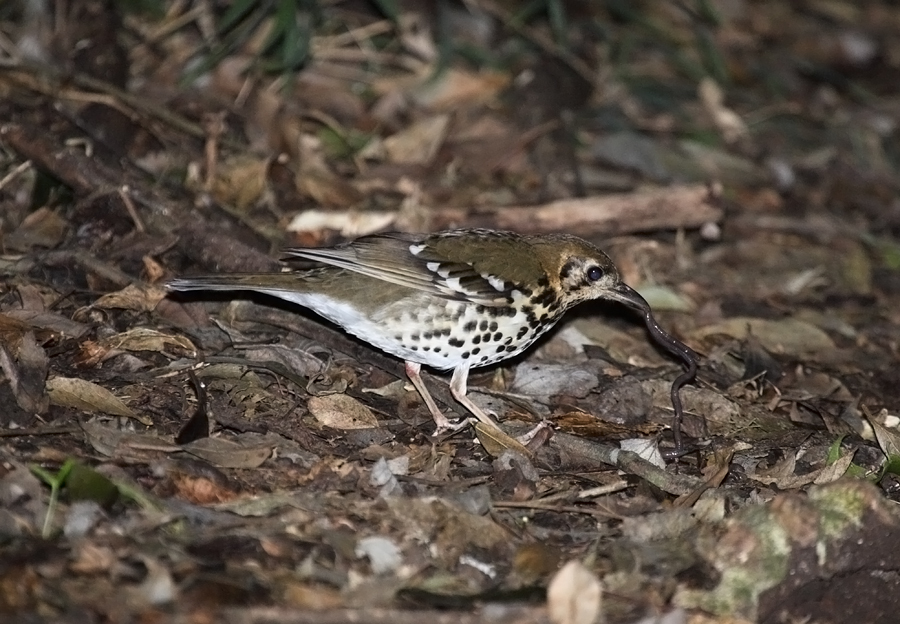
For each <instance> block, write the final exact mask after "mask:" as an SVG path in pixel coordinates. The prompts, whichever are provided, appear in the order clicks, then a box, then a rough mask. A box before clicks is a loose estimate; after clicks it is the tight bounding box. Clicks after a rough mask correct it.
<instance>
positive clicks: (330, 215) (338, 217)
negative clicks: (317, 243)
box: [286, 210, 397, 238]
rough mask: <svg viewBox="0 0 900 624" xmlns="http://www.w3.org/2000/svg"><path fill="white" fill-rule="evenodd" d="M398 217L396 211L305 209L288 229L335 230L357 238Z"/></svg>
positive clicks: (297, 230) (298, 231)
mask: <svg viewBox="0 0 900 624" xmlns="http://www.w3.org/2000/svg"><path fill="white" fill-rule="evenodd" d="M396 219H397V212H396V211H394V212H385V211H379V210H366V211H361V210H304V211H303V212H301V213H300V214H298V215H297V216H296V217H294V218H293V219H292V220H291V222H290V223H289V224H288V226H287V228H286V229H287V231H288V232H297V233H306V232H311V233H315V234H318V233H319V232H321V231H322V230H334V231H336V232H340V233H341V236H344V237H346V238H357V237H359V236H365V235H366V234H373V233H374V232H379V231H381V230H384V229H387V228H388V227H389V226H390V225H391V224H392V223H394V221H395V220H396Z"/></svg>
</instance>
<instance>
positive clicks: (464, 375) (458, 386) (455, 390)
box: [450, 368, 549, 446]
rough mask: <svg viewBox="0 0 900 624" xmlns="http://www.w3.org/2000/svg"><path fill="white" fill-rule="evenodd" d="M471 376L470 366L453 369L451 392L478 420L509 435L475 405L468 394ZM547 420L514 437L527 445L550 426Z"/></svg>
mask: <svg viewBox="0 0 900 624" xmlns="http://www.w3.org/2000/svg"><path fill="white" fill-rule="evenodd" d="M468 378H469V369H468V368H457V369H456V370H454V371H453V377H451V378H450V394H452V395H453V398H454V399H456V400H457V401H459V403H460V405H462V406H463V407H465V408H466V409H467V410H469V411H470V412H472V415H473V416H475V418H477V419H478V420H480V421H481V422H483V423H484V424H486V425H489V426H491V427H493V428H494V429H497V430H498V431H500V433H502V434H503V435H504V436H506V435H508V434H507V433H506V432H505V431H503V429H501V428H500V425H498V424H497V423H496V422H495V421H494V419H493V418H491V417H490V416H488V415H487V414H485V413H484V410H482V409H481V408H480V407H478V406H477V405H475V404H474V403H473V402H472V400H471V399H470V398H469V397H467V396H466V389H467V388H466V381H467V380H468ZM548 426H549V425H548V423H547V422H542V423H539V424H538V425H537V426H536V427H534V428H533V429H532V430H531V431H529V432H527V433H524V434H522V435H520V436H516V437H515V438H513V439H514V440H516V442H520V443H521V444H522V445H523V446H525V445H527V444H528V443H529V442H531V440H532V439H533V438H534V436H536V435H537V434H538V433H539V432H540V431H541V430H543V429H546V428H547V427H548Z"/></svg>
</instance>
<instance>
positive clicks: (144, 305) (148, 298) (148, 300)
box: [94, 284, 166, 312]
mask: <svg viewBox="0 0 900 624" xmlns="http://www.w3.org/2000/svg"><path fill="white" fill-rule="evenodd" d="M165 297H166V291H165V289H163V288H161V287H159V286H146V285H138V284H129V285H128V286H126V287H125V288H123V289H122V290H117V291H116V292H111V293H108V294H105V295H103V296H102V297H100V298H99V299H97V301H95V302H94V306H95V307H98V308H115V309H120V310H138V311H140V312H150V311H152V310H153V309H154V308H155V307H156V306H157V304H159V302H160V301H162V300H163V299H165Z"/></svg>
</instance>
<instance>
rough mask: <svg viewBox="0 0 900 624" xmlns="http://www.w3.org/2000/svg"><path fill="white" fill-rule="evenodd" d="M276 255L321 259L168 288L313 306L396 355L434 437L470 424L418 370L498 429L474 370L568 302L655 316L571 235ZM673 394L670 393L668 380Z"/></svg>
mask: <svg viewBox="0 0 900 624" xmlns="http://www.w3.org/2000/svg"><path fill="white" fill-rule="evenodd" d="M284 253H285V255H286V260H288V261H297V260H306V261H313V262H314V263H317V266H315V267H314V268H309V269H302V270H299V269H292V270H288V271H285V272H281V273H262V274H221V275H210V276H200V277H182V278H178V279H174V280H171V281H169V282H168V283H167V284H166V287H167V289H168V290H169V291H174V292H188V291H250V292H255V293H262V294H265V295H269V296H272V297H276V298H278V299H281V300H284V301H287V302H290V303H292V304H296V305H298V306H302V307H305V308H308V309H310V310H312V311H314V312H316V313H317V314H319V315H320V316H322V317H324V318H326V319H328V320H329V321H331V322H332V323H334V324H336V325H338V326H339V327H341V328H342V329H343V330H344V331H346V332H347V333H349V334H352V335H354V336H356V337H357V338H359V339H360V340H362V341H363V342H366V343H368V344H370V345H371V346H373V347H375V348H377V349H380V350H381V351H384V352H386V353H388V354H390V355H393V356H395V357H397V358H399V359H400V360H402V361H403V362H404V364H405V370H406V374H407V376H408V377H409V380H410V381H411V382H412V385H413V387H414V388H415V389H416V390H417V391H418V393H419V395H420V396H421V397H422V400H423V401H424V403H425V405H426V406H427V408H428V410H429V412H430V413H431V416H432V418H433V420H434V423H435V425H436V431H435V435H439V434H441V433H444V432H447V431H456V430H458V429H459V428H461V427H463V426H465V425H466V424H468V421H467V419H463V420H462V421H461V422H459V423H455V422H452V421H451V420H450V419H448V418H447V416H445V415H444V414H443V412H442V411H441V409H440V408H439V407H438V405H437V404H436V403H435V401H434V399H433V398H432V397H431V394H430V393H429V392H428V389H427V388H426V387H425V384H424V382H423V381H422V377H421V370H422V366H427V367H430V368H432V369H436V370H438V371H449V372H452V374H451V378H450V393H451V395H452V396H453V398H454V399H455V400H456V401H458V402H459V403H460V404H461V405H462V406H463V407H465V408H466V409H467V410H468V411H469V412H470V413H471V414H472V416H474V417H475V418H476V419H477V420H478V421H481V422H482V423H484V424H485V425H487V426H489V427H494V428H498V429H499V425H498V424H497V423H496V422H495V421H494V420H493V419H492V418H491V417H490V416H489V415H488V414H487V413H485V412H484V411H483V410H482V409H481V408H480V407H478V406H477V405H476V404H475V403H474V402H472V400H471V399H470V398H469V397H468V396H467V383H468V376H469V371H470V370H471V369H473V368H478V367H482V366H489V365H492V364H496V363H498V362H502V361H503V360H506V359H508V358H511V357H514V356H516V355H518V354H520V353H522V352H523V351H524V350H526V349H527V348H528V347H529V346H531V345H532V343H534V342H535V340H537V339H538V338H540V337H541V336H542V335H543V334H544V333H546V332H547V331H548V330H549V329H551V328H552V327H553V326H554V325H556V323H557V322H558V321H559V320H560V318H562V316H563V314H564V313H565V312H566V311H567V310H569V309H570V308H572V307H573V306H575V305H577V304H579V303H582V302H585V301H589V300H593V299H606V300H612V301H617V302H620V303H623V304H625V305H626V306H629V307H631V308H633V309H636V310H638V311H639V312H641V313H642V314H644V316H645V319H647V320H648V323H649V322H650V321H651V320H652V316H651V314H650V306H649V304H648V303H647V302H646V300H644V298H643V297H642V296H641V295H640V294H638V292H637V291H635V290H634V289H632V288H631V287H630V286H628V285H626V284H625V283H624V282H623V281H622V278H621V276H620V275H619V272H618V270H617V269H616V267H615V265H614V264H613V262H612V260H611V259H610V258H609V256H607V255H606V254H605V253H604V252H603V251H602V250H600V249H599V248H598V247H597V246H596V245H594V244H592V243H590V242H588V241H586V240H583V239H581V238H578V237H576V236H572V235H569V234H537V235H524V234H518V233H515V232H510V231H500V230H490V229H455V230H446V231H441V232H436V233H430V234H409V233H381V234H372V235H368V236H363V237H361V238H357V239H356V240H353V241H350V242H348V243H344V244H341V245H338V246H335V247H322V248H289V249H286V250H284ZM653 325H654V326H655V330H656V331H654V327H651V333H653V335H654V337H655V338H657V339H658V340H662V341H666V340H671V341H674V343H677V346H674V347H673V346H672V345H671V344H669V345H668V348H669V350H670V351H672V352H673V353H676V354H677V355H680V356H681V357H682V358H683V359H685V361H687V359H686V358H687V357H688V355H689V354H691V353H692V352H690V350H689V349H688V348H687V347H686V346H684V345H682V344H681V343H679V342H678V341H677V340H675V339H674V338H672V337H671V336H669V335H668V334H666V333H665V332H663V331H662V330H661V329H660V328H659V327H658V325H656V324H655V321H654V322H653ZM648 327H650V325H649V324H648ZM684 377H685V376H684V375H682V378H684ZM682 378H679V380H680V383H682V384H683V383H684V379H682ZM672 395H673V398H674V399H675V400H677V393H676V388H675V386H674V385H673V391H672ZM676 407H677V408H679V409H680V402H679V403H678V404H677V406H676ZM676 416H677V417H678V418H680V413H679V414H676ZM501 431H502V430H501Z"/></svg>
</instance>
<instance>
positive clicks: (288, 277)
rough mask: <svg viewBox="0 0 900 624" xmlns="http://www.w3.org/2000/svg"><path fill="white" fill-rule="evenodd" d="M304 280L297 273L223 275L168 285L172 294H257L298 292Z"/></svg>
mask: <svg viewBox="0 0 900 624" xmlns="http://www.w3.org/2000/svg"><path fill="white" fill-rule="evenodd" d="M304 282H305V280H304V278H303V276H302V275H298V274H297V273H258V274H256V273H235V274H223V275H203V276H199V277H181V278H178V279H173V280H171V281H169V282H167V283H166V290H169V291H171V292H189V291H202V290H210V291H212V290H216V291H235V290H245V291H255V292H266V293H272V292H278V291H285V292H297V291H303V290H304Z"/></svg>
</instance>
